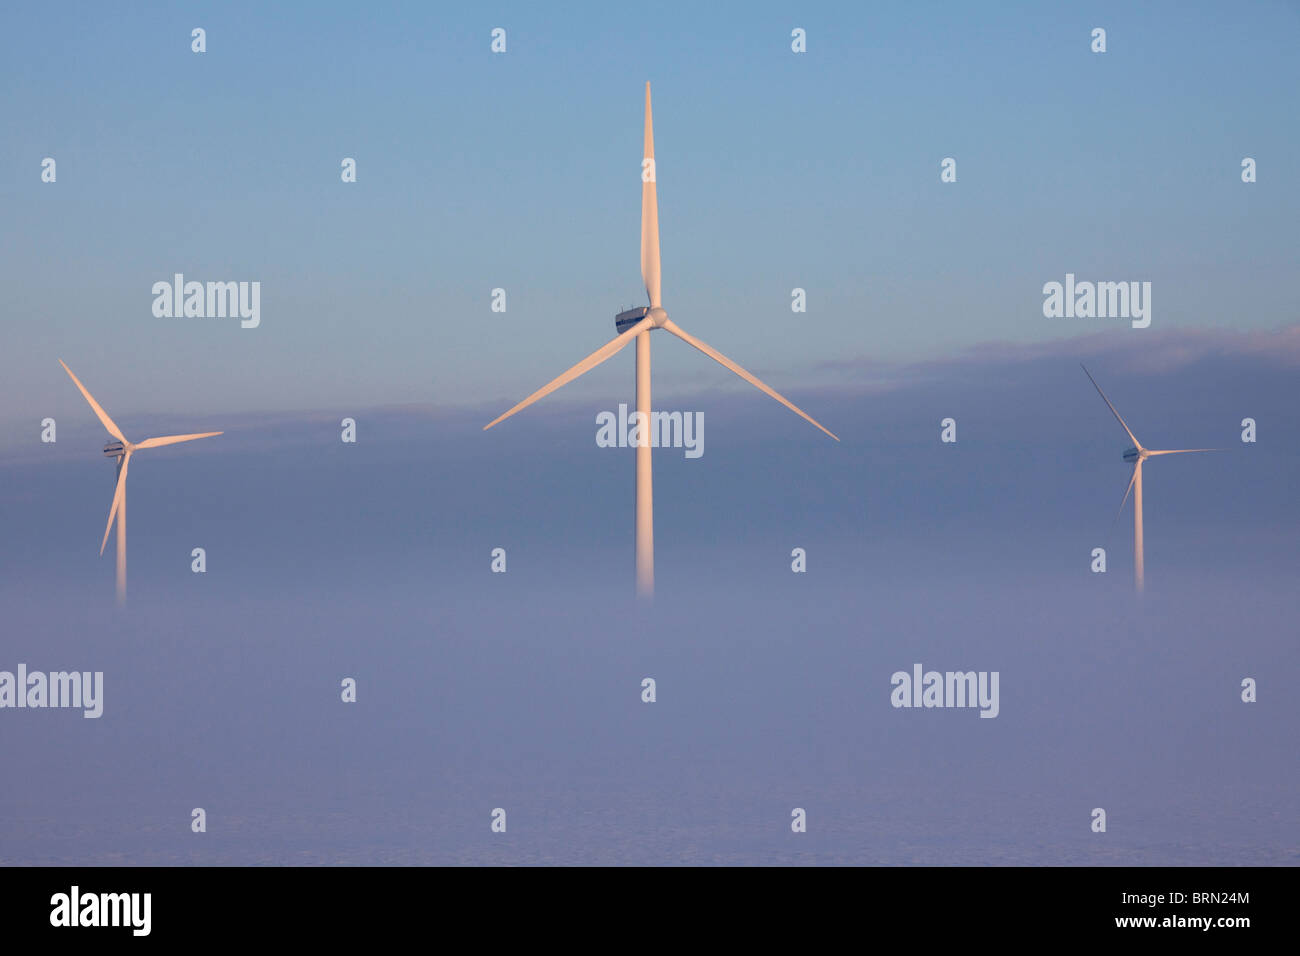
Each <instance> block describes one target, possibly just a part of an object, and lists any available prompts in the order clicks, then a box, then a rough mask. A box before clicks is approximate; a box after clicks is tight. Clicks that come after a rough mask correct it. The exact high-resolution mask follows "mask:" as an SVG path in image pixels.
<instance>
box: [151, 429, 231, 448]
mask: <svg viewBox="0 0 1300 956" xmlns="http://www.w3.org/2000/svg"><path fill="white" fill-rule="evenodd" d="M224 434H225V432H201V433H199V434H197V435H167V436H165V437H163V438H146V439H145V440H144V441H142V442H140V444H138V445H136V446H135V448H136V451H139V450H140V449H141V448H157V447H159V446H160V445H175V444H176V443H177V442H183V441H194V439H196V438H211V437H212V436H213V435H224Z"/></svg>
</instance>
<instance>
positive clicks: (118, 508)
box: [59, 359, 222, 607]
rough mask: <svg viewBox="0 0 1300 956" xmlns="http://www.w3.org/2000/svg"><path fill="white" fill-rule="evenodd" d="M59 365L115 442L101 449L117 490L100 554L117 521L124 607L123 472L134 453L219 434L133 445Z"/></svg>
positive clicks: (119, 585)
mask: <svg viewBox="0 0 1300 956" xmlns="http://www.w3.org/2000/svg"><path fill="white" fill-rule="evenodd" d="M59 364H60V365H63V371H65V372H67V373H68V377H69V378H71V379H72V383H73V384H74V385H76V386H77V388H78V389H79V390H80V392H81V394H82V395H83V396H85V399H86V401H87V402H88V403H89V404H90V408H91V411H93V412H94V413H95V415H96V416H97V417H98V418H99V420H100V421H101V422H103V423H104V427H105V428H107V429H108V431H109V434H111V435H112V436H113V437H114V438H116V439H117V440H116V441H110V442H109V443H108V444H106V445H105V446H104V457H105V458H115V459H116V460H117V486H116V488H115V489H114V491H113V506H112V507H111V508H109V509H108V524H107V525H106V526H105V528H104V540H103V541H102V542H100V545H99V553H100V554H103V553H104V546H105V545H107V544H108V533H109V531H111V530H112V529H113V519H114V518H116V519H117V603H118V606H119V607H120V606H121V605H123V604H125V603H126V472H127V469H128V468H130V466H131V456H132V455H133V454H135V453H136V452H137V451H140V450H141V449H144V448H157V447H159V446H160V445H175V444H176V443H177V442H183V441H194V439H196V438H211V437H212V436H213V435H220V434H222V433H221V432H202V433H200V434H197V435H166V436H164V437H162V438H146V439H145V440H144V441H142V442H138V443H136V444H132V443H131V442H129V441H127V439H126V436H125V435H123V434H122V429H120V428H118V427H117V424H116V423H115V422H114V421H113V419H111V418H109V417H108V412H106V411H104V409H103V408H101V407H100V404H99V402H97V401H95V399H94V398H93V397H92V396H91V394H90V392H88V391H86V386H84V385H82V384H81V380H80V379H78V378H77V376H75V375H73V374H72V369H70V368H68V366H67V365H64V362H63V359H59Z"/></svg>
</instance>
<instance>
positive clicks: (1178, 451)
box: [1147, 448, 1223, 455]
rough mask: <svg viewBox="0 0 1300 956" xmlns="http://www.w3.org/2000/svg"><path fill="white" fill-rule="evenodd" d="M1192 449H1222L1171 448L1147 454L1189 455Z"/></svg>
mask: <svg viewBox="0 0 1300 956" xmlns="http://www.w3.org/2000/svg"><path fill="white" fill-rule="evenodd" d="M1194 451H1223V449H1222V448H1172V449H1170V450H1168V451H1149V452H1147V454H1148V455H1189V454H1191V453H1192V452H1194Z"/></svg>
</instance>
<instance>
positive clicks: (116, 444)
mask: <svg viewBox="0 0 1300 956" xmlns="http://www.w3.org/2000/svg"><path fill="white" fill-rule="evenodd" d="M129 450H130V449H129V447H128V446H127V445H126V444H124V443H123V442H120V441H117V440H113V441H109V442H106V443H105V445H104V457H105V458H121V457H122V456H123V455H125V454H126V453H127V451H129Z"/></svg>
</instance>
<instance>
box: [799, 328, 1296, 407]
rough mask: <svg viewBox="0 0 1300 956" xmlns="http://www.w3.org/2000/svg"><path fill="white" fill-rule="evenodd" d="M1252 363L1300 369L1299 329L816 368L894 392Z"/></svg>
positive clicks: (1101, 335) (986, 345)
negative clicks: (1094, 367)
mask: <svg viewBox="0 0 1300 956" xmlns="http://www.w3.org/2000/svg"><path fill="white" fill-rule="evenodd" d="M1234 358H1235V359H1250V360H1255V361H1259V362H1262V363H1265V364H1266V365H1268V366H1271V367H1274V368H1300V323H1292V324H1289V325H1284V326H1281V327H1279V328H1276V329H1272V330H1267V331H1265V330H1258V331H1241V332H1238V331H1233V330H1222V329H1162V330H1156V331H1151V330H1145V329H1144V330H1139V331H1133V332H1131V333H1129V332H1125V333H1123V334H1117V333H1116V332H1114V331H1108V332H1093V333H1089V334H1087V335H1079V336H1075V337H1074V338H1069V339H1053V340H1052V341H1049V342H1034V343H1017V342H1006V341H999V342H983V343H979V344H977V345H973V346H970V347H969V348H966V349H964V350H962V351H961V352H959V353H957V354H956V355H952V356H948V357H944V358H938V359H927V360H924V361H919V362H889V361H884V360H881V359H878V358H871V357H866V356H864V357H861V358H851V359H841V360H835V361H829V362H822V363H819V364H818V366H817V368H818V369H819V370H822V371H829V372H832V373H836V374H837V375H839V376H840V377H841V378H844V377H847V378H849V379H850V380H851V381H852V382H854V383H855V384H859V385H861V386H863V390H864V391H866V390H873V389H881V388H898V387H902V386H905V385H916V384H917V383H918V382H921V381H935V380H941V379H942V380H949V381H951V380H961V379H968V378H972V377H984V376H987V375H989V374H992V373H994V372H996V371H997V370H1000V369H1001V370H1011V369H1015V368H1018V367H1022V366H1025V365H1027V364H1030V363H1034V362H1049V363H1051V362H1061V361H1071V362H1074V361H1083V362H1087V361H1097V362H1099V363H1105V364H1106V365H1107V366H1109V368H1110V369H1111V370H1112V371H1121V372H1134V373H1147V374H1163V373H1168V372H1173V371H1177V370H1179V369H1182V368H1186V367H1188V366H1191V365H1196V364H1198V363H1200V362H1204V361H1207V360H1211V359H1234Z"/></svg>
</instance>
